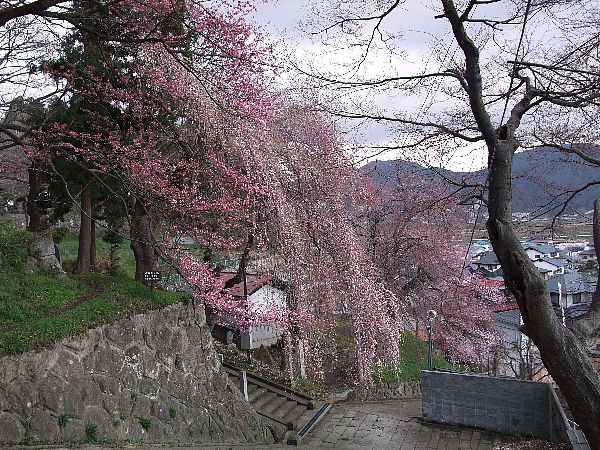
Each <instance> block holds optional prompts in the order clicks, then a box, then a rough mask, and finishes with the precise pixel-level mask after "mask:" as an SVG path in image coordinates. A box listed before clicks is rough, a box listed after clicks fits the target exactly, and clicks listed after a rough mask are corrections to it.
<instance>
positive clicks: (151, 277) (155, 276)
mask: <svg viewBox="0 0 600 450" xmlns="http://www.w3.org/2000/svg"><path fill="white" fill-rule="evenodd" d="M144 281H160V272H156V271H150V272H144Z"/></svg>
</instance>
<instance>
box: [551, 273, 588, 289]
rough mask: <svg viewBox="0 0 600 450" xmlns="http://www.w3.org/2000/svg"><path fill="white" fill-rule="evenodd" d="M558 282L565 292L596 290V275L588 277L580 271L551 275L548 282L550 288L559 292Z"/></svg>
mask: <svg viewBox="0 0 600 450" xmlns="http://www.w3.org/2000/svg"><path fill="white" fill-rule="evenodd" d="M558 283H560V285H561V291H562V293H563V294H579V293H583V292H592V293H593V292H594V291H595V290H596V280H595V279H594V277H588V276H585V275H583V274H581V273H579V272H573V273H565V274H563V275H555V276H553V277H550V278H549V279H548V282H547V284H548V290H549V291H550V292H555V293H558Z"/></svg>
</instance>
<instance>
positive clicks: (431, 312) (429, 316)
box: [427, 309, 437, 370]
mask: <svg viewBox="0 0 600 450" xmlns="http://www.w3.org/2000/svg"><path fill="white" fill-rule="evenodd" d="M436 317H437V313H436V312H435V311H434V310H433V309H430V310H429V311H427V336H428V344H429V351H428V353H427V370H431V369H432V368H433V319H435V318H436Z"/></svg>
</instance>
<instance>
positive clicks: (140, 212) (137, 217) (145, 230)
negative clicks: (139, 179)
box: [130, 199, 157, 282]
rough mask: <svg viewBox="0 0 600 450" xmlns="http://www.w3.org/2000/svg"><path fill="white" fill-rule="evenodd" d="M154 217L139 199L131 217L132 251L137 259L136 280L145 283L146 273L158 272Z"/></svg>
mask: <svg viewBox="0 0 600 450" xmlns="http://www.w3.org/2000/svg"><path fill="white" fill-rule="evenodd" d="M153 229H154V226H153V223H152V217H151V214H150V212H149V211H148V208H147V207H146V206H145V205H144V203H143V202H142V201H141V200H140V199H137V200H136V201H135V206H134V207H133V214H132V217H131V230H130V235H131V249H132V250H133V256H134V258H135V279H136V280H138V281H141V282H143V281H144V272H148V271H154V270H156V264H157V257H156V251H155V250H154V237H153V235H152V231H153Z"/></svg>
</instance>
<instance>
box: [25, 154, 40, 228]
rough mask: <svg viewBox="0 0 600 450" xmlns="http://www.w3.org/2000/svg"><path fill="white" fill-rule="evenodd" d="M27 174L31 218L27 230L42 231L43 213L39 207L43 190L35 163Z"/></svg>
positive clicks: (28, 207)
mask: <svg viewBox="0 0 600 450" xmlns="http://www.w3.org/2000/svg"><path fill="white" fill-rule="evenodd" d="M27 173H28V177H29V194H28V195H27V215H28V216H29V220H28V222H27V230H28V231H40V229H41V228H42V213H41V211H40V208H39V206H38V200H39V198H40V190H41V188H42V184H41V181H40V172H39V170H38V169H37V166H36V164H35V163H33V164H32V165H31V166H30V167H29V169H27Z"/></svg>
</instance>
